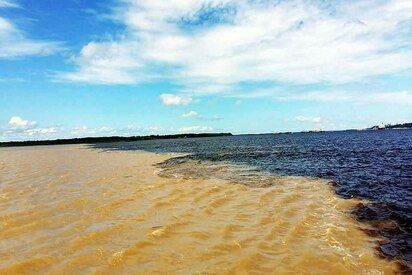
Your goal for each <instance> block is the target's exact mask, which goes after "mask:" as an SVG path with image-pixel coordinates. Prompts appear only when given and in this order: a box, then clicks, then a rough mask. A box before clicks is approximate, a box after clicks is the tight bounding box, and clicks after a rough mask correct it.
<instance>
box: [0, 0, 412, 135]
mask: <svg viewBox="0 0 412 275" xmlns="http://www.w3.org/2000/svg"><path fill="white" fill-rule="evenodd" d="M381 122H383V123H385V124H388V123H403V122H412V1H410V0H364V1H358V0H353V1H352V0H346V1H343V0H330V1H327V0H323V1H320V0H318V1H315V0H312V1H311V0H297V1H295V0H288V1H286V0H284V1H282V0H276V1H275V0H237V1H228V0H152V1H143V0H142V1H139V0H108V1H97V0H95V1H93V0H66V1H60V0H41V1H33V0H0V141H11V140H39V139H55V138H71V137H84V136H112V135H121V136H130V135H149V134H175V133H199V132H232V133H234V134H246V133H251V134H253V133H271V132H279V131H302V130H315V129H322V130H341V129H353V128H356V129H362V128H366V127H371V126H373V125H376V124H379V123H381Z"/></svg>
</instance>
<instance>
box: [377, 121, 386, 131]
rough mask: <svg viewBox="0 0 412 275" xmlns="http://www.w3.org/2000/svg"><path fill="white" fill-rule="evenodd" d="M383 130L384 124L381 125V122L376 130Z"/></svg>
mask: <svg viewBox="0 0 412 275" xmlns="http://www.w3.org/2000/svg"><path fill="white" fill-rule="evenodd" d="M383 129H385V124H383V122H382V123H381V124H379V125H378V130H383Z"/></svg>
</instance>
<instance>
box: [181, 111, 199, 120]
mask: <svg viewBox="0 0 412 275" xmlns="http://www.w3.org/2000/svg"><path fill="white" fill-rule="evenodd" d="M198 116H199V114H198V113H197V112H196V111H189V112H187V113H183V114H182V115H181V117H183V118H192V117H198Z"/></svg>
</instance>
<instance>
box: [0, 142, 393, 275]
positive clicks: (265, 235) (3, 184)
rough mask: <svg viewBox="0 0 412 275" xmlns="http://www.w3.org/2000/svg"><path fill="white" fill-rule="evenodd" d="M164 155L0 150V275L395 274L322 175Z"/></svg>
mask: <svg viewBox="0 0 412 275" xmlns="http://www.w3.org/2000/svg"><path fill="white" fill-rule="evenodd" d="M170 157H171V155H166V154H163V155H159V154H154V153H146V152H138V151H123V152H119V151H114V152H103V151H100V150H91V149H87V148H86V147H79V146H52V147H30V148H3V149H1V150H0V259H1V260H0V273H1V274H3V273H4V274H26V273H27V274H35V273H38V274H44V273H50V274H62V273H63V274H73V273H86V274H88V273H95V274H118V273H135V274H136V273H137V274H147V273H178V274H215V273H219V274H232V273H237V274H248V273H253V274H270V273H272V274H274V273H276V274H282V273H289V274H296V273H308V272H312V273H313V274H320V273H325V274H354V273H357V274H380V273H385V274H392V273H395V272H396V271H397V270H398V265H397V263H395V262H393V261H389V260H385V259H382V258H380V257H378V256H377V255H376V250H375V249H374V247H375V242H376V240H377V239H376V237H371V236H369V235H367V234H366V233H365V231H363V230H362V228H365V227H366V226H367V225H365V224H361V223H359V222H357V221H356V220H355V219H353V218H352V217H351V215H350V214H349V212H350V209H351V207H353V206H354V205H356V204H358V203H359V201H358V200H355V199H341V198H338V197H337V196H336V195H335V193H334V191H333V190H332V188H331V187H330V185H329V184H328V183H327V182H326V181H324V180H319V179H313V178H312V179H311V178H303V177H286V176H283V177H279V176H272V175H264V174H262V175H260V176H259V177H258V178H256V175H255V174H253V175H251V176H250V177H249V179H248V180H247V181H244V182H239V181H238V179H239V177H237V176H236V175H240V174H243V175H244V176H245V177H246V178H247V177H248V176H247V174H248V172H247V171H250V169H253V168H251V167H246V166H229V165H227V166H225V165H220V166H219V165H216V166H213V165H211V164H210V163H209V164H208V163H201V162H197V161H187V162H185V163H184V166H180V168H179V169H180V170H179V169H178V170H176V169H172V170H171V169H168V168H167V167H164V165H163V167H162V165H158V163H161V162H164V161H165V160H167V159H168V158H170ZM156 164H157V165H156ZM202 165H203V166H202ZM202 167H204V169H206V170H203V168H202ZM206 167H207V168H206ZM207 169H209V170H207ZM210 169H212V170H210ZM204 171H209V172H206V173H205V172H204ZM188 172H189V173H188ZM190 175H192V176H190ZM206 175H207V176H206ZM245 177H243V178H245ZM257 182H260V183H261V184H257Z"/></svg>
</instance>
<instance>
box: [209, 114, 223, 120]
mask: <svg viewBox="0 0 412 275" xmlns="http://www.w3.org/2000/svg"><path fill="white" fill-rule="evenodd" d="M221 119H222V118H221V117H220V116H218V115H213V116H212V118H211V120H213V121H218V120H221Z"/></svg>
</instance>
